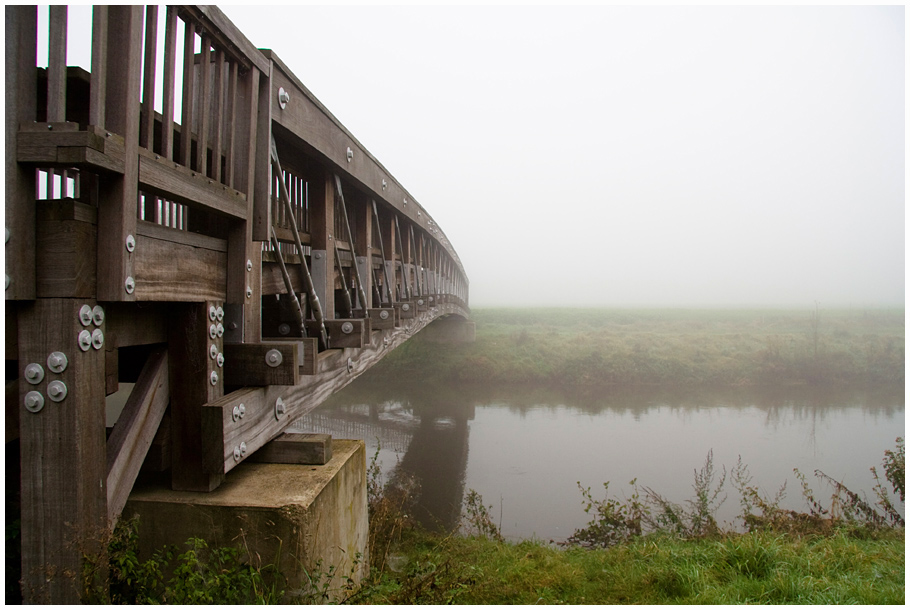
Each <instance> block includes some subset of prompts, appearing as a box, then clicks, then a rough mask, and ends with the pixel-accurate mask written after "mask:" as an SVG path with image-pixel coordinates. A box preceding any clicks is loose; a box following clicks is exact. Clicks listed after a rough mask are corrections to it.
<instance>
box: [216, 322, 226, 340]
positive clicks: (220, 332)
mask: <svg viewBox="0 0 910 610" xmlns="http://www.w3.org/2000/svg"><path fill="white" fill-rule="evenodd" d="M215 332H216V333H217V334H218V336H219V337H220V336H222V335H224V324H222V323H221V322H219V323H218V326H217V327H216V328H215Z"/></svg>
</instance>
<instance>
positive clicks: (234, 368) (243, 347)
mask: <svg viewBox="0 0 910 610" xmlns="http://www.w3.org/2000/svg"><path fill="white" fill-rule="evenodd" d="M276 352H277V353H278V355H279V356H278V358H277V359H273V355H274V354H275V353H276ZM299 366H300V365H299V360H298V353H297V346H296V345H293V344H287V343H228V344H225V346H224V382H225V384H226V385H232V386H265V385H297V384H298V383H300V371H299Z"/></svg>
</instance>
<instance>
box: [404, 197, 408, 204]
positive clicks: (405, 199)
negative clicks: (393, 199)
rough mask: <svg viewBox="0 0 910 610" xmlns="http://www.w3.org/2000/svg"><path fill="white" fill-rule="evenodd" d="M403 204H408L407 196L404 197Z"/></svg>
mask: <svg viewBox="0 0 910 610" xmlns="http://www.w3.org/2000/svg"><path fill="white" fill-rule="evenodd" d="M404 204H405V205H408V198H407V197H405V198H404Z"/></svg>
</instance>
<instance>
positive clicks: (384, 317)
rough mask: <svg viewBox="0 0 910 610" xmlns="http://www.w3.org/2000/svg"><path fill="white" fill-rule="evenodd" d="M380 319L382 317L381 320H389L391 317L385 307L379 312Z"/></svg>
mask: <svg viewBox="0 0 910 610" xmlns="http://www.w3.org/2000/svg"><path fill="white" fill-rule="evenodd" d="M379 319H380V320H388V319H389V312H388V311H386V310H385V309H383V310H382V311H380V312H379Z"/></svg>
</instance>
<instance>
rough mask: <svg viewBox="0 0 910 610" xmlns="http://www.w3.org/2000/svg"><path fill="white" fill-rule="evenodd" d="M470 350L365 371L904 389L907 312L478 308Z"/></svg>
mask: <svg viewBox="0 0 910 610" xmlns="http://www.w3.org/2000/svg"><path fill="white" fill-rule="evenodd" d="M472 320H473V321H474V322H475V323H476V342H475V343H473V344H468V345H452V346H446V347H445V348H444V349H440V347H439V346H438V345H435V344H432V343H429V342H427V341H422V340H421V336H420V334H418V335H416V336H415V338H414V339H412V340H410V341H408V342H407V343H405V344H404V345H403V346H401V347H399V348H398V349H396V350H395V352H393V353H392V354H390V356H389V357H387V358H386V359H385V360H384V361H382V362H381V363H380V364H379V365H378V366H377V367H374V371H373V374H374V375H376V376H385V375H388V374H390V373H396V374H402V375H408V374H412V375H413V374H419V375H420V376H421V377H420V378H421V379H424V380H426V379H434V380H444V381H445V380H449V381H467V382H484V383H501V384H540V385H550V386H565V387H590V388H595V387H603V386H611V385H626V386H632V385H664V386H697V385H714V386H731V385H758V384H785V385H792V384H846V383H871V384H880V383H903V380H904V310H903V309H869V310H820V311H816V310H815V309H814V308H813V309H811V310H808V309H807V310H805V311H789V310H734V309H729V310H658V309H653V310H649V309H638V310H622V309H476V310H474V311H473V313H472Z"/></svg>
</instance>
